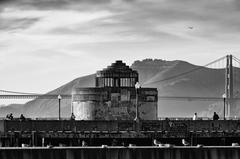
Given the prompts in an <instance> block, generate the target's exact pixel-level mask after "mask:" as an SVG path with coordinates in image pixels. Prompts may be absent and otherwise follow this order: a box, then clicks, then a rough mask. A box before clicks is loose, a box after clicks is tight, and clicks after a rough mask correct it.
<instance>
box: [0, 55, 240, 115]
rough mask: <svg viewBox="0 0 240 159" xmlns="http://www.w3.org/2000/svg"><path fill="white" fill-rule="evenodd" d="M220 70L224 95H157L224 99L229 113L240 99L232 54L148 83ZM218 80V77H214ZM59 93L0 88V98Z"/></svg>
mask: <svg viewBox="0 0 240 159" xmlns="http://www.w3.org/2000/svg"><path fill="white" fill-rule="evenodd" d="M206 68H207V69H211V70H222V71H224V72H225V74H224V77H223V78H224V81H225V82H224V85H223V86H222V87H223V88H222V90H223V91H222V94H223V95H224V97H222V96H219V97H212V96H211V97H209V96H201V97H200V96H162V95H159V97H158V99H159V100H176V101H222V100H223V98H225V99H226V101H225V102H226V107H227V108H226V109H227V110H226V112H227V114H228V113H230V112H229V111H230V107H231V105H234V103H236V101H239V100H240V59H238V58H237V57H235V56H233V55H227V56H224V57H221V58H218V59H216V60H214V61H212V62H210V63H208V64H206V65H204V66H194V67H193V68H192V69H189V70H185V71H182V72H179V73H177V74H174V75H171V76H168V77H167V78H163V79H160V80H156V81H152V82H151V83H148V84H161V83H163V82H166V81H171V80H174V79H178V78H182V77H184V76H186V75H190V74H194V73H195V74H198V72H201V70H203V69H206ZM215 80H216V81H217V80H220V79H218V78H216V79H215ZM58 95H59V94H40V93H26V92H17V91H9V90H1V89H0V99H57V98H58ZM61 97H62V98H63V99H71V98H72V95H71V94H61Z"/></svg>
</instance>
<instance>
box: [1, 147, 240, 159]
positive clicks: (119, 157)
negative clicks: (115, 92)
mask: <svg viewBox="0 0 240 159" xmlns="http://www.w3.org/2000/svg"><path fill="white" fill-rule="evenodd" d="M0 158H1V159H239V158H240V147H239V146H203V147H197V146H189V147H187V146H171V147H157V146H132V147H104V148H103V147H51V148H48V147H23V148H20V147H5V148H0Z"/></svg>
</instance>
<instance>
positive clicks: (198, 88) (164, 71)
mask: <svg viewBox="0 0 240 159" xmlns="http://www.w3.org/2000/svg"><path fill="white" fill-rule="evenodd" d="M131 67H132V68H133V69H135V70H137V71H138V72H139V75H140V83H141V84H142V87H157V88H158V91H159V96H190V97H191V96H192V97H221V95H222V94H223V92H224V91H223V90H224V75H225V72H224V70H217V69H209V68H203V67H200V66H196V65H192V64H190V63H187V62H184V61H164V60H158V59H156V60H152V59H145V60H142V61H135V62H134V63H133V64H132V66H131ZM192 70H195V71H192ZM185 72H191V73H186V74H184V75H182V76H179V74H182V73H185ZM176 77H177V78H176ZM94 84H95V74H92V75H89V76H84V77H79V78H77V79H74V80H73V81H71V82H69V83H67V84H65V85H63V86H61V87H59V88H57V89H55V90H53V91H51V92H49V93H47V94H71V91H72V88H74V87H91V86H94ZM214 103H216V102H213V101H211V102H209V101H192V100H191V99H186V100H176V99H174V100H161V98H159V103H158V106H159V110H158V111H159V115H160V116H192V114H193V113H194V112H203V111H204V110H208V109H209V105H212V104H214ZM61 108H62V116H65V117H68V116H70V110H71V101H70V99H63V100H62V104H61ZM3 110H4V111H3ZM7 111H11V112H15V113H16V115H18V114H20V113H21V112H22V111H24V114H25V115H26V116H28V117H57V116H58V100H57V99H35V100H33V101H30V102H28V103H26V104H25V105H23V106H19V107H17V108H16V107H13V108H12V107H8V108H5V107H4V108H0V115H1V116H5V115H6V112H7ZM219 111H221V109H219ZM17 112H18V113H17ZM202 114H204V113H202ZM205 114H206V113H205Z"/></svg>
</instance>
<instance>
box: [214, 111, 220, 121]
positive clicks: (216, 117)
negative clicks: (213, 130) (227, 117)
mask: <svg viewBox="0 0 240 159" xmlns="http://www.w3.org/2000/svg"><path fill="white" fill-rule="evenodd" d="M218 119H219V116H218V114H217V113H216V112H214V113H213V120H218Z"/></svg>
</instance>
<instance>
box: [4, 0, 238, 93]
mask: <svg viewBox="0 0 240 159" xmlns="http://www.w3.org/2000/svg"><path fill="white" fill-rule="evenodd" d="M239 18H240V1H239V0H5V1H4V0H0V89H5V90H15V91H23V92H37V93H44V92H47V91H49V90H52V89H54V88H57V87H59V86H61V85H62V84H64V83H67V82H69V81H71V80H73V79H74V78H77V77H80V76H82V75H87V74H91V73H95V72H96V70H99V69H102V68H103V67H106V66H107V65H109V64H110V63H112V62H114V61H115V60H118V59H122V60H124V61H125V62H126V63H127V64H129V65H130V64H131V63H132V62H133V61H134V60H136V59H138V60H141V59H144V58H159V59H165V60H175V59H178V60H186V61H188V62H190V63H194V64H198V65H204V64H206V63H208V62H211V61H213V60H214V59H217V58H219V57H222V56H224V55H226V54H229V53H232V54H234V55H236V56H238V57H239V56H240V54H239V52H240V20H239ZM238 54H239V55H238Z"/></svg>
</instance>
